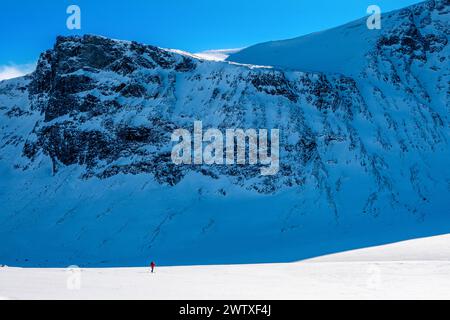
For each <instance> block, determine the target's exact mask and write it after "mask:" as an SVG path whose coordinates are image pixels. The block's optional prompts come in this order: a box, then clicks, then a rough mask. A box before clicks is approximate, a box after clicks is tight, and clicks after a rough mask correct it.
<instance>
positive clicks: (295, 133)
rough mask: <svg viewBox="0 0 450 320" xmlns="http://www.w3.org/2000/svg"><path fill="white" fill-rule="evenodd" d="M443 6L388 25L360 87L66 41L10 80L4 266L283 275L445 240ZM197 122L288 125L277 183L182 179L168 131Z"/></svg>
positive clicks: (0, 221) (1, 221)
mask: <svg viewBox="0 0 450 320" xmlns="http://www.w3.org/2000/svg"><path fill="white" fill-rule="evenodd" d="M434 3H435V2H433V1H428V2H427V3H425V4H421V5H419V6H416V7H413V8H414V10H412V9H407V10H406V11H405V10H402V11H399V12H396V13H392V14H391V17H392V20H391V21H390V22H388V21H386V22H385V28H384V29H383V30H382V32H383V34H382V36H380V37H379V38H378V39H377V40H375V39H374V40H373V41H372V40H370V41H368V40H367V39H366V40H364V43H365V44H366V45H367V46H373V48H372V50H369V51H366V50H365V48H366V46H364V47H362V49H361V50H362V51H363V52H362V53H360V54H359V57H360V59H361V60H362V61H360V62H359V64H354V66H364V67H363V68H362V69H361V70H358V72H352V74H349V75H341V74H335V73H328V72H304V71H293V70H285V69H279V68H264V67H255V66H246V65H239V64H235V63H228V62H217V61H205V60H204V59H197V58H196V57H194V56H192V55H189V54H186V53H182V52H177V51H174V50H165V49H161V48H156V47H153V46H147V45H142V44H139V43H135V42H129V41H118V40H111V39H107V38H103V37H99V36H83V37H59V38H58V39H57V41H56V44H55V46H54V48H52V49H50V50H48V51H46V52H44V53H43V54H42V55H41V58H40V60H39V63H38V65H37V70H36V71H35V72H34V73H33V74H32V75H30V76H27V77H24V78H18V79H14V80H9V81H2V82H0V129H1V131H0V176H1V177H2V178H1V179H0V202H1V203H2V209H1V210H0V239H1V241H2V243H5V244H6V245H4V246H1V247H0V264H8V265H14V266H27V267H37V266H46V267H65V266H68V265H72V264H77V265H80V266H95V267H97V266H142V265H146V264H148V260H149V259H155V260H157V262H158V264H159V265H186V264H188V265H190V264H222V263H262V262H288V261H296V260H299V259H303V258H310V257H314V256H318V255H323V254H327V253H333V252H339V251H343V250H348V249H355V248H361V247H366V246H371V245H376V244H385V243H389V242H395V241H400V240H404V239H411V238H416V237H421V236H430V235H437V234H445V233H449V232H450V219H449V214H450V197H449V194H450V168H449V167H448V159H449V157H450V150H449V141H448V140H449V130H450V126H449V108H450V106H449V102H448V92H449V89H448V83H449V67H448V63H447V59H448V52H449V49H448V48H449V46H448V37H449V35H448V30H449V28H448V19H447V17H448V5H443V4H442V2H439V3H440V4H439V5H434ZM436 3H438V2H436ZM415 12H417V13H418V14H417V15H416V14H415ZM388 26H391V27H392V28H389V27H388ZM397 26H401V28H400V29H399V28H396V27H397ZM394 27H395V28H394ZM345 28H348V27H345ZM346 30H347V32H348V33H349V34H350V33H351V32H352V31H351V30H359V29H358V28H355V29H346ZM344 34H345V32H344V33H343V34H342V36H343V37H344ZM337 36H338V35H336V37H337ZM311 37H312V36H311ZM349 37H350V38H351V37H356V38H357V37H358V33H357V32H356V33H355V35H349ZM350 38H349V39H350ZM446 41H447V42H446ZM355 50H356V48H355ZM357 56H358V55H357ZM349 70H350V69H349ZM352 70H353V71H355V70H356V69H352ZM195 120H203V123H204V127H205V128H206V127H218V128H222V129H223V128H268V129H271V128H279V129H280V132H281V150H280V155H281V156H280V161H281V167H280V172H279V173H278V174H277V175H276V176H272V177H262V176H261V175H260V172H259V170H258V168H257V167H252V166H226V167H225V166H207V165H202V166H175V165H174V164H173V163H172V162H171V161H170V150H171V147H172V143H171V142H170V135H171V133H172V131H173V130H174V129H175V128H192V125H193V122H194V121H195Z"/></svg>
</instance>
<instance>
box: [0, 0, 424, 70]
mask: <svg viewBox="0 0 450 320" xmlns="http://www.w3.org/2000/svg"><path fill="white" fill-rule="evenodd" d="M417 2H420V1H417V0H370V1H366V0H341V1H335V0H239V1H238V0H227V1H217V0H159V1H154V0H126V1H124V0H121V1H118V0H108V1H104V0H95V1H93V0H72V1H67V0H45V1H35V0H2V1H1V7H2V10H1V16H0V66H5V65H10V66H12V65H24V64H25V65H26V64H28V63H34V62H35V61H36V60H37V58H38V57H39V53H40V52H42V51H43V50H45V49H47V48H51V47H52V45H53V42H54V40H55V37H56V36H57V35H60V34H63V35H71V34H80V33H81V34H84V33H92V34H100V35H104V36H108V37H112V38H117V39H126V40H136V41H139V42H143V43H148V44H154V45H158V46H162V47H168V48H176V49H182V50H186V51H190V52H199V51H203V50H207V49H223V48H239V47H245V46H248V45H251V44H255V43H258V42H263V41H268V40H279V39H285V38H292V37H296V36H300V35H303V34H307V33H310V32H314V31H320V30H323V29H327V28H330V27H334V26H337V25H340V24H343V23H346V22H349V21H351V20H354V19H357V18H360V17H362V16H364V15H366V8H367V7H368V6H369V5H371V4H377V5H379V6H380V7H381V9H382V11H384V12H386V11H390V10H393V9H397V8H401V7H404V6H408V5H410V4H414V3H417ZM71 4H76V5H78V6H80V8H81V18H82V22H81V23H82V25H81V27H82V29H81V32H80V31H71V30H68V29H67V28H66V19H67V17H68V15H67V14H66V8H67V7H68V6H69V5H71Z"/></svg>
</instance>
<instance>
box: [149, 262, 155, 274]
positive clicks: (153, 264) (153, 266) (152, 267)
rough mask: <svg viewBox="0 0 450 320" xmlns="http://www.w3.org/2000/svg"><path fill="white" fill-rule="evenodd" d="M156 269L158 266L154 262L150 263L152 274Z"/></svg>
mask: <svg viewBox="0 0 450 320" xmlns="http://www.w3.org/2000/svg"><path fill="white" fill-rule="evenodd" d="M155 267H156V264H155V263H154V262H153V261H152V262H151V263H150V269H151V270H152V273H153V271H154V270H155Z"/></svg>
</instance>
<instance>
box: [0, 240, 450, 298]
mask: <svg viewBox="0 0 450 320" xmlns="http://www.w3.org/2000/svg"><path fill="white" fill-rule="evenodd" d="M156 271H157V272H156V273H154V274H151V273H150V272H149V270H148V268H104V269H81V270H79V271H77V270H73V269H72V270H68V269H22V268H9V267H3V268H0V299H175V300H178V299H200V300H207V299H450V235H443V236H436V237H431V238H424V239H415V240H410V241H404V242H398V243H394V244H389V245H384V246H379V247H373V248H365V249H359V250H354V251H349V252H343V253H338V254H333V255H328V256H324V257H319V258H315V259H310V260H305V261H301V262H295V263H285V264H259V265H215V266H185V267H159V268H157V270H156Z"/></svg>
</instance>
